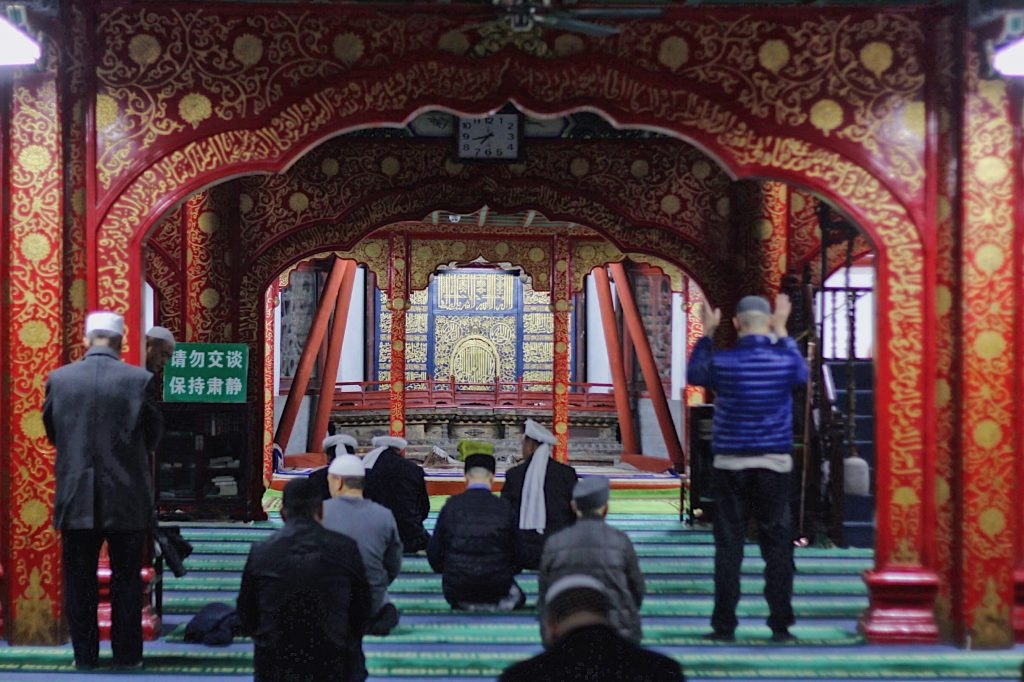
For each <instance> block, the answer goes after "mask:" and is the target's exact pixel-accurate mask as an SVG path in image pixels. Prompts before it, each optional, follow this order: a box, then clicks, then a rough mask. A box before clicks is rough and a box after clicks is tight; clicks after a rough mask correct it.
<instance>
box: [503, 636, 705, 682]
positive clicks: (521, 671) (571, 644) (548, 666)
mask: <svg viewBox="0 0 1024 682" xmlns="http://www.w3.org/2000/svg"><path fill="white" fill-rule="evenodd" d="M685 679H686V678H685V677H684V676H683V671H682V668H681V667H680V666H679V664H678V663H676V662H675V661H674V660H672V659H671V658H669V657H668V656H663V655H662V654H659V653H656V652H654V651H650V650H648V649H642V648H641V647H639V646H637V645H636V644H633V643H632V642H630V641H629V640H628V639H625V638H624V637H622V636H621V635H619V634H618V633H617V632H615V630H614V629H613V628H611V627H609V626H607V625H587V626H584V627H580V628H576V629H575V630H572V631H571V632H569V633H566V634H565V635H564V636H562V637H560V638H558V639H557V640H556V641H555V642H554V643H553V644H552V645H551V647H549V648H548V649H547V650H546V651H544V652H543V653H541V654H538V655H537V656H534V657H533V658H531V659H529V660H526V661H522V662H520V663H516V664H515V665H513V666H511V667H509V668H508V669H506V670H505V672H504V673H502V675H501V677H500V678H499V680H500V682H539V681H540V680H566V681H568V680H587V682H683V681H685Z"/></svg>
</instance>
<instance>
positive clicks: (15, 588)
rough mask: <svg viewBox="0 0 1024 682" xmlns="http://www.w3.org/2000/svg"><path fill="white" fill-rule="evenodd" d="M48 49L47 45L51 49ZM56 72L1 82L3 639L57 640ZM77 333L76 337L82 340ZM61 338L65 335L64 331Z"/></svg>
mask: <svg viewBox="0 0 1024 682" xmlns="http://www.w3.org/2000/svg"><path fill="white" fill-rule="evenodd" d="M50 48H51V49H55V48H54V46H52V45H51V46H50ZM57 85H58V83H57V78H56V76H55V74H53V73H38V72H35V71H34V70H32V69H25V70H23V71H22V72H15V74H13V75H12V76H11V77H10V78H9V79H5V82H4V85H3V86H0V108H2V111H0V126H2V130H3V134H4V136H5V137H4V139H3V143H4V152H5V153H4V154H3V169H2V172H3V178H2V180H3V182H4V183H5V186H6V187H7V197H6V203H5V205H4V206H3V207H2V208H3V210H2V211H0V221H2V222H0V258H2V263H3V265H2V270H3V274H4V277H5V287H4V288H5V295H6V296H7V299H6V301H5V303H6V305H2V306H0V329H2V332H0V333H2V334H4V336H5V339H4V346H5V348H4V351H5V352H4V354H3V356H0V357H3V359H4V360H5V362H6V364H5V366H4V367H3V368H2V369H3V372H4V374H5V381H4V382H3V384H2V389H0V390H2V391H3V393H2V394H0V402H2V407H0V416H2V418H3V424H2V427H0V439H2V440H0V446H2V448H3V452H4V455H5V464H4V465H5V467H6V470H7V476H6V478H5V480H4V490H3V491H2V495H0V500H2V504H3V520H4V539H5V543H4V546H3V565H4V572H5V574H6V578H5V585H4V587H5V589H6V592H7V595H6V596H7V603H8V608H9V610H8V613H7V638H8V641H10V642H11V643H12V644H59V643H61V642H64V641H66V640H67V632H66V630H65V627H64V623H63V618H62V616H63V590H62V586H61V551H60V541H59V536H58V534H57V533H56V532H55V531H54V530H53V529H52V528H51V527H50V523H51V512H52V509H53V496H54V469H53V457H54V453H53V447H52V446H51V445H50V443H49V442H48V441H47V439H46V432H45V430H44V428H43V420H42V404H43V397H44V395H43V394H44V385H45V384H44V381H45V378H46V376H47V374H49V372H50V371H51V370H53V369H55V368H56V367H58V366H59V365H61V364H62V363H63V362H64V360H65V358H66V355H67V354H66V353H65V350H66V348H65V345H64V342H63V338H62V331H61V330H62V329H63V327H64V322H65V319H64V315H63V302H64V301H66V300H67V298H68V295H69V292H66V291H65V290H64V286H63V285H64V276H63V264H64V241H63V234H64V219H65V215H64V209H65V206H66V203H65V199H66V197H65V193H64V191H65V177H64V172H63V169H64V163H63V148H62V147H63V145H62V140H63V134H64V133H63V129H62V125H63V118H62V115H61V114H62V110H61V107H60V105H59V97H58V90H57ZM81 337H82V333H81V329H80V330H79V333H78V335H77V339H78V344H79V345H80V344H81ZM68 338H70V335H69V337H68Z"/></svg>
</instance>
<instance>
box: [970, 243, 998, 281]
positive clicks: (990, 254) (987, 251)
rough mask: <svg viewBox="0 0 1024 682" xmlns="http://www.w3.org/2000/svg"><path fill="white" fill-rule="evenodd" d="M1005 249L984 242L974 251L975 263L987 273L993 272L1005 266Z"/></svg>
mask: <svg viewBox="0 0 1024 682" xmlns="http://www.w3.org/2000/svg"><path fill="white" fill-rule="evenodd" d="M1004 261H1005V259H1004V255H1003V250H1002V249H1001V248H999V246H997V245H995V244H982V245H981V246H979V247H978V248H977V250H976V251H975V252H974V265H975V267H977V268H978V269H979V270H981V271H982V272H984V273H986V274H989V275H991V274H993V273H994V272H996V271H997V270H999V269H1000V268H1002V267H1003V263H1004Z"/></svg>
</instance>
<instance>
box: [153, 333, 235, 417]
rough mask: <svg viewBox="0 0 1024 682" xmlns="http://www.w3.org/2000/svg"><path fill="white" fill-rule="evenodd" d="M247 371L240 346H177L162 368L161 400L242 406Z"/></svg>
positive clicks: (181, 344)
mask: <svg viewBox="0 0 1024 682" xmlns="http://www.w3.org/2000/svg"><path fill="white" fill-rule="evenodd" d="M248 368H249V347H248V346H247V345H245V344H244V343H179V344H177V345H175V346H174V354H173V355H171V359H170V360H168V361H167V364H166V365H164V400H165V401H167V402H169V403H244V402H245V378H246V371H247V370H248Z"/></svg>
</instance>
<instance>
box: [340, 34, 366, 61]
mask: <svg viewBox="0 0 1024 682" xmlns="http://www.w3.org/2000/svg"><path fill="white" fill-rule="evenodd" d="M334 56H335V57H337V58H338V60H339V61H340V62H341V63H342V64H344V65H345V66H352V65H353V64H355V63H356V62H357V61H359V58H360V57H362V56H363V39H362V38H360V37H359V36H357V35H355V34H353V33H342V34H341V35H339V36H335V38H334Z"/></svg>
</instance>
